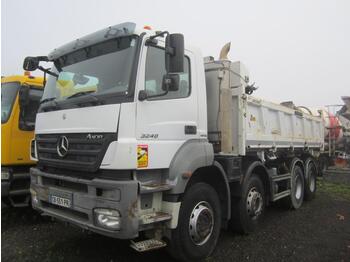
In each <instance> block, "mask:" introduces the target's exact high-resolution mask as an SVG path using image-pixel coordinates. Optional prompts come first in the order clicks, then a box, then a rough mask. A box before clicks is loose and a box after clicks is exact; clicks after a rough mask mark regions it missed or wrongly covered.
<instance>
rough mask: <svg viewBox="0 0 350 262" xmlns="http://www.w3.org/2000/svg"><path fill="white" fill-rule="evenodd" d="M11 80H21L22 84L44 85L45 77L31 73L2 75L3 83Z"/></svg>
mask: <svg viewBox="0 0 350 262" xmlns="http://www.w3.org/2000/svg"><path fill="white" fill-rule="evenodd" d="M9 82H20V83H21V85H23V84H27V85H35V86H38V87H43V82H44V78H43V77H38V76H30V75H12V76H5V77H1V83H9Z"/></svg>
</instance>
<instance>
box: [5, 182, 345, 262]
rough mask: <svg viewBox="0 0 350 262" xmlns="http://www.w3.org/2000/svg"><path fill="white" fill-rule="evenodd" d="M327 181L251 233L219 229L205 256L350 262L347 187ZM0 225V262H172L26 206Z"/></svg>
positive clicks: (10, 211) (274, 210) (271, 211)
mask: <svg viewBox="0 0 350 262" xmlns="http://www.w3.org/2000/svg"><path fill="white" fill-rule="evenodd" d="M328 183H329V182H321V183H320V187H319V192H318V193H317V197H316V199H314V200H313V201H311V202H306V203H304V204H303V206H302V207H301V208H300V209H299V210H297V211H292V210H285V209H282V208H279V207H276V206H271V207H269V208H268V209H267V212H266V215H265V221H264V223H263V224H262V226H261V227H260V229H259V230H258V231H257V232H255V233H253V234H251V235H247V236H241V235H237V234H234V233H232V232H229V231H222V234H221V237H220V240H219V243H218V246H217V248H216V250H215V252H214V254H213V255H212V256H211V257H210V258H208V259H207V260H208V261H269V262H270V261H344V262H345V261H350V198H349V196H350V194H348V193H349V192H350V186H346V187H345V191H346V192H347V193H346V194H344V192H343V191H344V188H343V189H342V190H339V192H338V191H337V187H334V186H332V187H329V186H328V185H329V184H328ZM329 188H331V191H329ZM1 226H2V231H1V242H2V243H1V251H2V252H1V258H2V261H65V262H67V261H84V262H85V261H107V262H112V261H128V262H131V261H140V260H142V261H172V260H171V259H170V258H169V256H168V254H167V253H166V251H165V250H164V249H160V250H156V251H153V252H148V253H144V254H139V253H136V252H134V251H133V250H132V249H131V248H129V246H128V241H120V240H114V239H110V238H107V237H103V236H99V235H96V234H89V233H87V232H82V231H81V230H80V229H78V228H74V227H71V226H65V225H64V224H62V223H57V222H52V221H50V220H49V219H48V218H44V217H41V216H39V215H38V214H37V213H36V212H35V211H33V210H31V209H29V208H26V209H14V208H4V209H2V219H1Z"/></svg>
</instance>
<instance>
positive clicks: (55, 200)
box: [50, 195, 72, 208]
mask: <svg viewBox="0 0 350 262" xmlns="http://www.w3.org/2000/svg"><path fill="white" fill-rule="evenodd" d="M50 203H51V204H54V205H57V206H61V207H67V208H71V207H72V200H71V199H69V198H65V197H59V196H55V195H50Z"/></svg>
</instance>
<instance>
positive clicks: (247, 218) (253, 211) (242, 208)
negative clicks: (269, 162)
mask: <svg viewBox="0 0 350 262" xmlns="http://www.w3.org/2000/svg"><path fill="white" fill-rule="evenodd" d="M265 202H266V200H265V189H264V186H263V183H262V181H261V179H260V178H259V177H258V176H257V175H255V174H253V175H252V176H251V177H250V178H249V179H248V181H247V182H246V183H245V185H243V190H242V196H241V198H240V199H233V200H232V219H231V221H230V227H231V228H232V229H233V230H235V231H238V232H240V233H244V234H247V233H250V232H253V231H254V230H255V229H256V228H257V226H258V224H259V222H260V221H261V219H262V216H263V214H264V211H265Z"/></svg>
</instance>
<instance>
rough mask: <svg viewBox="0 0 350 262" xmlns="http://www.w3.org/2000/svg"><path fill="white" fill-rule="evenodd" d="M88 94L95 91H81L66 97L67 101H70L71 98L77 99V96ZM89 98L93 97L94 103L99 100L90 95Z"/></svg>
mask: <svg viewBox="0 0 350 262" xmlns="http://www.w3.org/2000/svg"><path fill="white" fill-rule="evenodd" d="M90 93H95V91H93V90H90V91H82V92H79V93H75V94H73V95H71V96H68V97H67V99H70V98H73V97H79V96H83V95H87V94H90ZM90 96H91V97H94V98H95V99H96V101H98V100H99V99H98V98H97V97H96V96H92V95H90Z"/></svg>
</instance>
